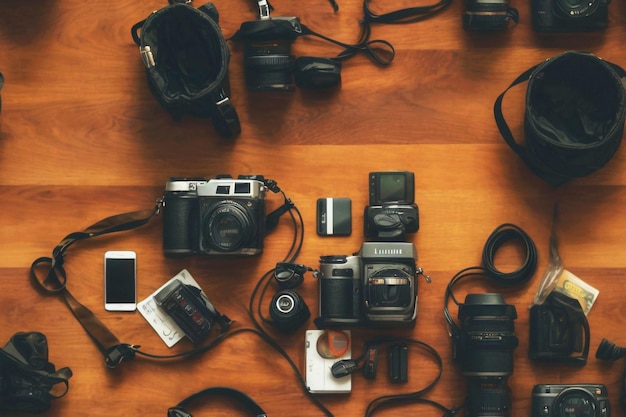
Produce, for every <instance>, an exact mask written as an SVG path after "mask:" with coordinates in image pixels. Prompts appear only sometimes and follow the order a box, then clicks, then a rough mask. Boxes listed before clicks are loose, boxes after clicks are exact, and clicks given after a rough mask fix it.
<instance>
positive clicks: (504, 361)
mask: <svg viewBox="0 0 626 417" xmlns="http://www.w3.org/2000/svg"><path fill="white" fill-rule="evenodd" d="M516 318H517V312H516V310H515V306H513V305H510V304H505V302H504V298H503V297H502V295H501V294H494V293H487V294H468V295H467V296H466V297H465V303H464V304H460V305H459V322H460V324H461V328H460V331H459V330H458V329H456V328H454V329H453V330H454V331H453V337H454V345H453V355H454V358H455V359H456V360H457V361H458V362H459V364H460V365H461V372H462V373H463V375H464V376H466V377H467V402H466V410H467V411H466V415H467V416H468V417H475V416H493V417H496V416H502V417H506V416H508V415H509V413H510V409H511V389H510V388H509V386H508V384H507V379H508V377H509V375H511V374H512V373H513V351H514V350H515V348H516V347H517V345H518V342H519V340H518V338H517V337H516V336H515V323H514V321H513V320H514V319H516Z"/></svg>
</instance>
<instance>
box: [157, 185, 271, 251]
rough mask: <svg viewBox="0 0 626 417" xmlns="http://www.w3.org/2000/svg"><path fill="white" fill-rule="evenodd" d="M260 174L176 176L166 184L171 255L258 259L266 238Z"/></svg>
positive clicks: (166, 238) (165, 242) (166, 240)
mask: <svg viewBox="0 0 626 417" xmlns="http://www.w3.org/2000/svg"><path fill="white" fill-rule="evenodd" d="M266 191H267V186H266V185H265V183H264V181H263V178H262V177H259V176H239V177H238V178H237V179H234V178H232V177H230V176H221V177H218V178H212V179H208V180H207V179H202V178H197V179H186V178H172V179H171V180H170V181H169V182H168V183H167V184H166V186H165V196H164V206H163V253H164V254H165V255H166V256H179V257H182V256H190V255H226V254H228V255H258V254H260V253H261V252H262V251H263V240H264V238H265V194H266Z"/></svg>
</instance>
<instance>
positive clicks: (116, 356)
mask: <svg viewBox="0 0 626 417" xmlns="http://www.w3.org/2000/svg"><path fill="white" fill-rule="evenodd" d="M138 348H139V346H137V345H129V344H126V343H123V344H120V345H117V346H113V347H112V348H111V349H109V350H108V351H107V353H106V355H105V356H104V361H105V362H106V365H107V368H110V369H113V368H115V367H117V365H119V364H120V363H121V362H122V361H123V360H124V359H126V360H132V359H133V358H134V357H135V350H137V349H138Z"/></svg>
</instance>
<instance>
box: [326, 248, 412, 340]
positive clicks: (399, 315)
mask: <svg viewBox="0 0 626 417" xmlns="http://www.w3.org/2000/svg"><path fill="white" fill-rule="evenodd" d="M416 262H417V250H416V248H415V245H414V244H413V243H408V242H364V243H363V245H362V246H361V249H360V251H359V252H358V253H357V254H356V255H352V256H345V255H339V256H335V255H331V256H322V257H320V268H319V271H318V273H317V278H318V283H319V293H318V299H319V313H320V317H318V318H317V319H316V320H315V324H316V325H317V327H318V328H329V327H339V328H342V327H353V326H372V327H382V326H385V327H387V326H399V327H410V326H414V325H415V321H416V318H417V279H416V277H417V268H416Z"/></svg>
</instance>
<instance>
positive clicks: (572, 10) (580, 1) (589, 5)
mask: <svg viewBox="0 0 626 417" xmlns="http://www.w3.org/2000/svg"><path fill="white" fill-rule="evenodd" d="M555 4H556V9H555V11H556V12H557V13H558V14H560V15H561V16H563V17H566V18H578V17H581V18H582V17H587V16H589V15H592V14H593V13H595V11H596V10H597V8H598V5H599V4H600V2H599V1H598V0H555Z"/></svg>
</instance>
